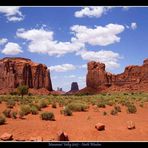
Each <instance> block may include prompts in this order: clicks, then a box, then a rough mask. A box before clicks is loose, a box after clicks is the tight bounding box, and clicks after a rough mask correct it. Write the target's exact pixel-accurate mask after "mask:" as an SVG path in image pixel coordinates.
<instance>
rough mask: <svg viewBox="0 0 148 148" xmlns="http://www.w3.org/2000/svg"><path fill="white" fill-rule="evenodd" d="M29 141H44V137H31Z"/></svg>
mask: <svg viewBox="0 0 148 148" xmlns="http://www.w3.org/2000/svg"><path fill="white" fill-rule="evenodd" d="M29 141H43V138H42V137H31V138H30V140H29Z"/></svg>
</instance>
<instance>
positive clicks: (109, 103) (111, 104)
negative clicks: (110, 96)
mask: <svg viewBox="0 0 148 148" xmlns="http://www.w3.org/2000/svg"><path fill="white" fill-rule="evenodd" d="M114 104H115V102H114V101H111V100H110V101H108V102H107V105H109V106H113V105H114Z"/></svg>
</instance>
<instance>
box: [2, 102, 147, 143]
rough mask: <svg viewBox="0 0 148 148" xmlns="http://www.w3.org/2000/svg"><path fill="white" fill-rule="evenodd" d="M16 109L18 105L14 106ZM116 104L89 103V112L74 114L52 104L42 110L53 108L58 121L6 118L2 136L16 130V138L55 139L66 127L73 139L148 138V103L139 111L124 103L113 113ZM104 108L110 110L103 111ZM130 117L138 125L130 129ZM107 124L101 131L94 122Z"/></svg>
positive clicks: (113, 139) (126, 139) (34, 116)
mask: <svg viewBox="0 0 148 148" xmlns="http://www.w3.org/2000/svg"><path fill="white" fill-rule="evenodd" d="M5 108H6V106H5V102H2V103H1V104H0V113H1V112H2V111H3V110H4V109H5ZM15 108H16V109H17V107H15ZM112 108H113V107H112V106H106V108H96V107H95V106H92V105H91V106H90V107H89V109H88V111H86V112H73V115H72V116H64V115H62V114H61V113H60V110H61V109H62V107H59V106H58V107H57V108H52V107H51V105H49V106H48V107H47V108H44V109H42V110H43V111H52V112H53V113H54V115H55V119H56V121H44V120H41V118H40V116H39V114H38V115H31V114H29V115H27V116H25V118H24V119H19V118H17V119H12V118H7V121H6V123H5V124H4V125H0V136H1V135H2V134H3V133H5V132H7V133H11V134H13V137H14V140H25V141H26V140H27V141H29V140H30V138H31V137H37V136H40V137H43V140H44V141H49V140H52V141H56V138H57V133H58V132H59V131H65V132H66V133H67V134H68V136H69V139H70V141H148V103H147V102H146V103H144V107H139V106H137V113H135V114H129V113H127V112H126V108H125V107H124V106H121V110H122V111H121V112H120V113H118V115H111V114H110V111H111V109H112ZM103 111H106V112H107V113H108V114H107V115H105V116H104V115H103V114H102V113H103ZM127 121H133V122H134V123H135V126H136V128H135V129H133V130H128V129H127ZM98 122H100V123H103V124H105V130H104V131H98V130H97V129H96V128H95V124H97V123H98Z"/></svg>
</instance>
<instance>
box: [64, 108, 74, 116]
mask: <svg viewBox="0 0 148 148" xmlns="http://www.w3.org/2000/svg"><path fill="white" fill-rule="evenodd" d="M63 114H64V115H65V116H72V110H71V109H69V108H68V107H65V109H63Z"/></svg>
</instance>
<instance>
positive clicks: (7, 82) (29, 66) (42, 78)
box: [0, 57, 52, 94]
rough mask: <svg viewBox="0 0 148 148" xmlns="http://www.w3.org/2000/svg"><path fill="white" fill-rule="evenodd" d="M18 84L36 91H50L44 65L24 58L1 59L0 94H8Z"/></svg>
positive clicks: (48, 75)
mask: <svg viewBox="0 0 148 148" xmlns="http://www.w3.org/2000/svg"><path fill="white" fill-rule="evenodd" d="M20 84H24V85H27V86H28V87H29V88H30V89H31V90H32V92H35V90H36V89H38V90H40V89H41V90H42V91H43V89H44V90H45V91H52V83H51V79H50V73H49V70H48V69H47V67H46V65H44V64H38V63H34V62H32V61H31V60H30V59H26V58H9V57H6V58H3V59H1V60H0V94H2V93H8V92H11V91H13V90H14V89H15V88H17V87H18V86H19V85H20Z"/></svg>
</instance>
